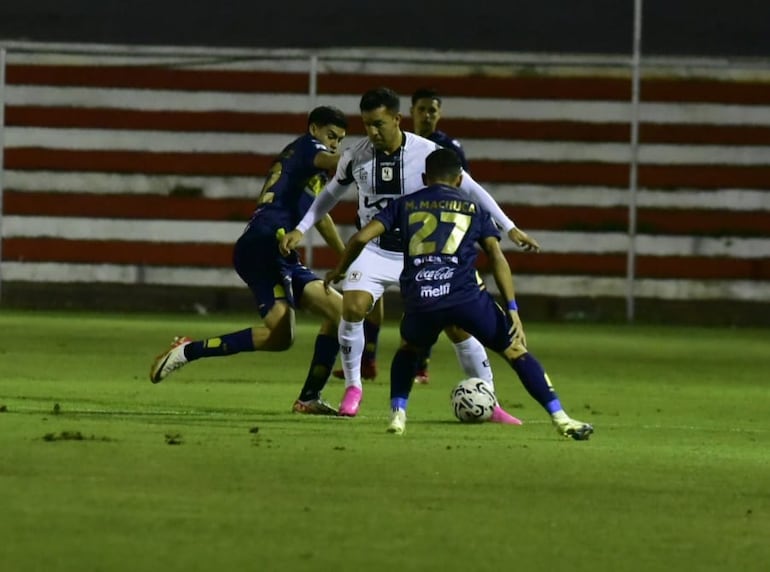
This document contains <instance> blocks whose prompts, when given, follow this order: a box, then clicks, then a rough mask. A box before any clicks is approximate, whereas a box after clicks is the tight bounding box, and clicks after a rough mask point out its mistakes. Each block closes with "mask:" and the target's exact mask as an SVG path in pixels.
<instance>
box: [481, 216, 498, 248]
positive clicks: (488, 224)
mask: <svg viewBox="0 0 770 572" xmlns="http://www.w3.org/2000/svg"><path fill="white" fill-rule="evenodd" d="M480 215H481V216H480V217H479V227H480V229H479V241H481V240H483V239H485V238H487V237H488V236H494V237H495V238H496V239H497V240H500V230H499V229H498V228H497V225H496V224H495V223H494V222H493V221H492V216H491V215H490V214H489V212H487V211H485V210H482V211H481V213H480Z"/></svg>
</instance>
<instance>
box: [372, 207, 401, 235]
mask: <svg viewBox="0 0 770 572" xmlns="http://www.w3.org/2000/svg"><path fill="white" fill-rule="evenodd" d="M400 203H401V200H400V199H396V200H394V201H390V202H389V203H388V204H387V206H386V207H385V208H384V209H382V210H381V211H379V212H378V213H377V214H376V215H374V217H372V220H377V221H380V222H381V223H382V225H383V226H384V227H385V231H389V230H392V229H393V228H395V227H397V226H398V216H399V215H398V213H399V209H398V207H399V204H400Z"/></svg>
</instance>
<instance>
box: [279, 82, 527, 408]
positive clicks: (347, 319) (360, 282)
mask: <svg viewBox="0 0 770 572" xmlns="http://www.w3.org/2000/svg"><path fill="white" fill-rule="evenodd" d="M360 109H361V118H362V120H363V123H364V127H365V129H366V134H367V138H366V139H364V140H362V141H360V142H359V143H357V144H355V145H353V146H352V147H351V148H349V149H347V150H345V151H344V152H343V155H342V157H341V158H340V161H339V163H338V165H337V172H336V175H335V177H334V178H333V179H332V180H330V181H329V182H328V183H327V185H326V187H325V188H324V190H323V191H321V193H320V194H319V195H318V197H316V199H315V201H314V202H313V204H312V205H311V206H310V208H309V209H308V212H307V213H306V214H305V216H304V217H303V219H302V220H301V221H300V222H299V223H298V224H297V226H296V228H295V229H294V230H293V231H291V232H289V233H287V235H286V236H285V237H284V239H283V240H282V242H281V248H282V250H283V251H284V252H288V251H289V250H291V249H292V248H294V247H295V246H297V244H298V243H299V241H300V240H301V238H302V235H303V234H304V233H305V232H306V231H307V230H308V229H309V228H310V227H311V226H312V225H314V224H315V223H316V222H317V221H318V220H319V219H320V218H321V217H322V216H324V215H325V214H327V213H328V212H329V211H330V210H331V209H332V207H333V206H334V205H335V204H336V203H337V202H338V201H339V200H340V199H341V198H342V196H343V195H344V194H345V193H346V192H347V190H348V189H349V188H350V187H351V186H353V185H355V186H356V188H357V190H358V216H359V218H360V220H361V224H362V225H366V224H367V223H369V222H370V221H371V220H372V219H373V218H374V216H375V215H376V214H377V213H378V212H380V211H381V210H382V209H384V208H385V207H386V206H387V205H388V203H390V201H392V200H393V199H396V198H399V197H402V196H404V195H409V194H411V193H414V192H415V191H417V190H419V189H421V188H422V187H423V182H422V173H423V171H424V168H425V159H426V157H427V156H428V155H429V154H430V153H431V152H433V151H435V150H436V149H439V148H440V147H439V145H437V144H436V143H434V142H432V141H429V140H427V139H424V138H422V137H420V136H418V135H415V134H414V133H409V132H405V131H402V130H401V128H400V120H401V114H400V113H399V97H398V95H397V94H396V93H395V92H393V91H392V90H390V89H387V88H378V89H374V90H370V91H368V92H366V93H365V94H364V95H363V96H362V97H361V102H360ZM460 192H461V193H462V194H464V195H465V196H467V197H468V198H469V199H470V200H473V201H474V202H476V203H478V205H479V206H480V207H481V208H482V209H483V210H485V211H487V212H488V213H489V214H490V215H491V216H492V218H493V220H494V221H495V222H496V223H497V224H499V225H500V226H501V227H502V229H503V230H504V231H505V232H507V233H508V234H509V236H510V237H511V239H512V240H514V241H515V242H516V243H517V244H519V245H521V246H524V247H525V248H534V249H536V248H538V245H537V242H536V241H534V240H533V239H531V238H530V237H529V236H528V235H527V234H526V233H525V232H523V231H521V230H520V229H518V228H517V227H516V225H514V223H513V221H511V220H510V219H509V218H508V217H507V216H506V215H505V213H504V212H503V211H502V209H501V208H500V207H499V206H498V205H497V203H496V202H495V201H494V199H493V198H492V197H491V196H490V195H489V193H487V192H486V191H485V190H484V189H483V188H482V187H481V186H480V185H479V184H478V183H477V182H476V181H474V180H473V178H472V177H471V176H470V175H468V174H467V173H464V177H463V182H462V184H461V185H460ZM401 236H402V235H401V228H399V227H394V228H391V229H389V230H388V231H387V232H386V233H384V234H383V235H382V236H379V237H378V238H377V239H376V240H375V241H373V242H372V243H370V244H367V246H366V248H365V249H364V251H363V252H362V253H361V255H360V256H359V257H358V258H357V259H356V260H355V261H354V262H353V264H352V265H351V266H350V268H349V269H348V272H347V275H346V277H345V280H344V282H343V284H342V290H343V312H342V320H341V321H340V327H339V337H338V339H339V342H340V349H341V353H342V366H343V370H344V372H345V385H346V391H345V396H344V397H343V400H342V404H341V406H340V407H341V409H340V414H342V415H348V416H354V415H355V414H356V413H357V411H358V405H359V402H360V400H361V395H362V389H361V388H362V385H361V372H360V365H361V354H362V353H363V349H364V335H363V320H364V317H365V316H366V314H367V313H368V312H369V311H370V310H371V307H372V305H373V304H374V302H375V301H376V300H377V299H379V298H380V296H382V294H383V292H384V290H385V288H387V287H388V286H391V285H397V284H398V277H399V274H400V273H401V268H402V265H403V254H402V247H401ZM447 334H449V337H450V339H452V341H453V342H455V349H456V352H457V354H458V358H459V360H460V363H461V365H462V367H463V369H464V371H465V373H466V375H467V376H468V377H480V378H482V379H487V380H489V381H490V382H491V379H492V375H491V370H490V369H489V360H488V359H487V355H486V352H485V350H484V348H483V346H482V345H481V344H480V343H478V341H476V340H474V339H473V338H471V337H470V336H468V335H467V334H466V333H464V332H460V331H457V332H454V333H453V334H450V332H447Z"/></svg>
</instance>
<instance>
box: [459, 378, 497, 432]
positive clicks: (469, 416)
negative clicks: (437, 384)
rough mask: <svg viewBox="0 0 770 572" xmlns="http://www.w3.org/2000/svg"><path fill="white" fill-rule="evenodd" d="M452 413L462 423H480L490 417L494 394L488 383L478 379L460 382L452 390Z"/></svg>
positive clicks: (493, 406)
mask: <svg viewBox="0 0 770 572" xmlns="http://www.w3.org/2000/svg"><path fill="white" fill-rule="evenodd" d="M451 397H452V411H454V414H455V417H457V418H458V419H459V420H460V421H462V422H463V423H481V422H482V421H488V420H489V418H490V417H492V412H493V411H494V409H495V403H496V402H497V400H496V399H495V394H494V393H493V392H492V389H490V387H489V385H488V382H486V381H484V380H483V379H479V378H478V377H470V378H468V379H464V380H462V381H461V382H460V383H458V384H457V385H456V386H455V388H454V389H453V390H452V396H451Z"/></svg>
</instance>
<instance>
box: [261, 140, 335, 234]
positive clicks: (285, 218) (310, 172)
mask: <svg viewBox="0 0 770 572" xmlns="http://www.w3.org/2000/svg"><path fill="white" fill-rule="evenodd" d="M320 151H328V149H327V147H326V146H325V145H324V144H323V143H321V142H320V141H318V139H316V138H314V137H313V136H312V135H310V134H309V133H306V134H305V135H302V136H301V137H298V138H297V139H295V140H294V141H292V142H291V143H289V144H288V145H287V146H286V147H284V149H283V151H281V154H280V155H279V156H278V157H277V158H276V159H275V161H274V162H273V164H272V166H271V167H270V171H269V172H268V174H267V178H266V180H265V184H264V186H263V187H262V192H261V193H260V195H259V199H258V201H257V208H256V210H255V211H254V214H253V215H252V217H251V221H250V223H249V225H250V227H251V228H255V227H257V226H258V227H260V230H262V231H264V233H265V234H268V233H269V234H273V233H275V231H276V230H278V229H279V228H285V229H286V230H290V229H292V228H294V227H295V226H297V223H298V222H299V221H300V220H301V219H302V217H303V216H305V213H306V212H307V210H308V209H309V208H310V205H311V204H312V203H313V199H315V197H316V195H317V194H318V193H320V192H321V190H322V189H323V187H324V185H325V184H326V180H327V178H328V176H327V173H326V171H324V170H323V169H319V168H318V167H316V166H315V165H314V164H313V160H314V159H315V156H316V155H317V154H318V153H319V152H320ZM255 223H256V224H255Z"/></svg>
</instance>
